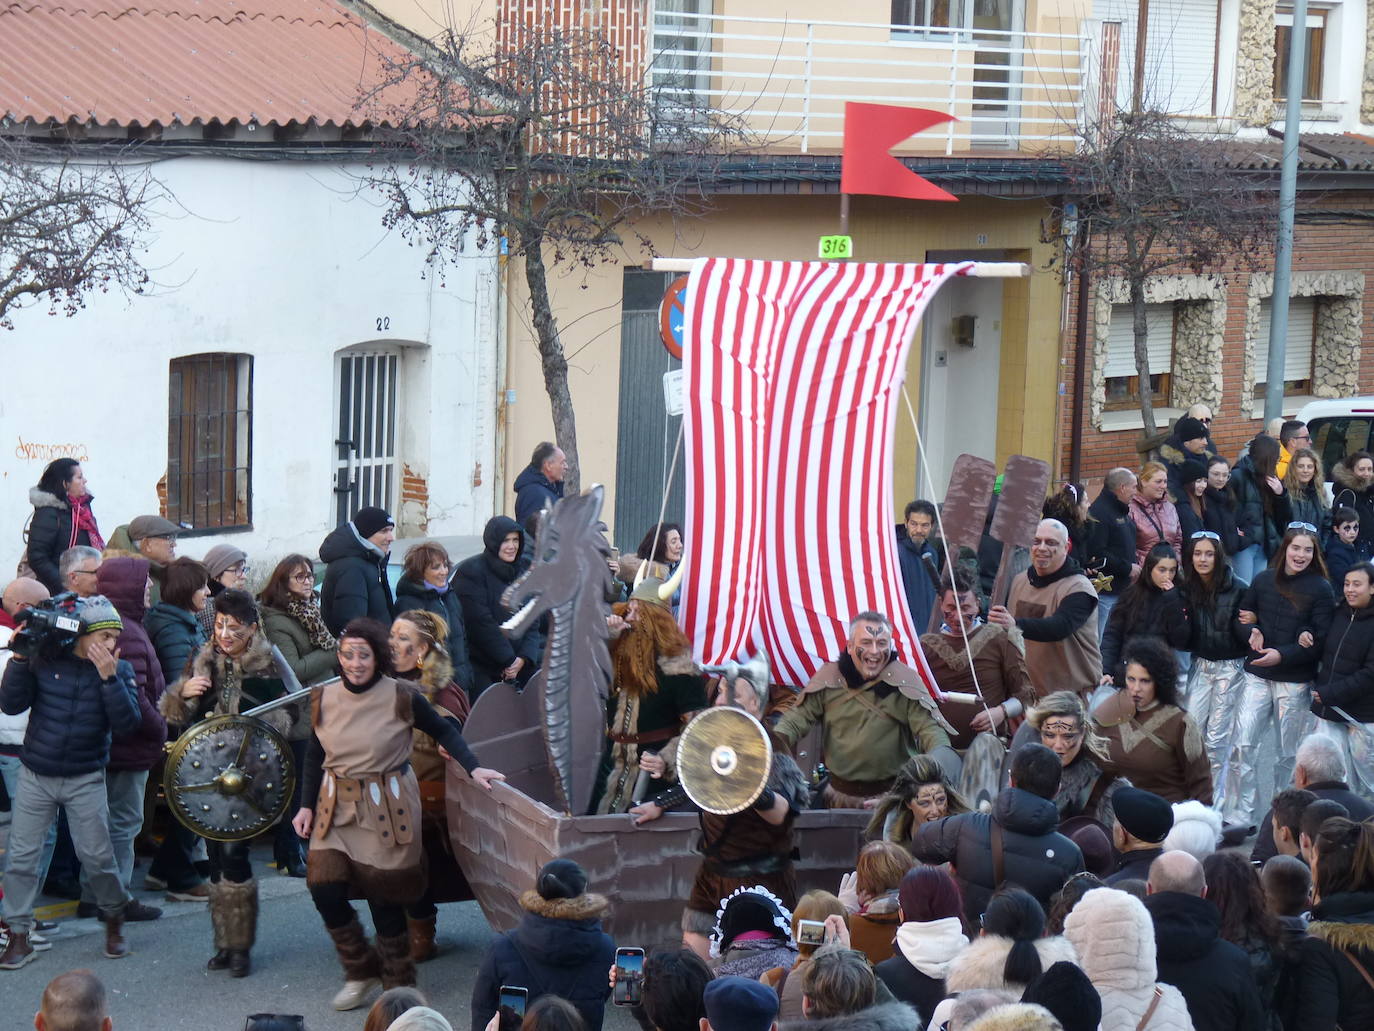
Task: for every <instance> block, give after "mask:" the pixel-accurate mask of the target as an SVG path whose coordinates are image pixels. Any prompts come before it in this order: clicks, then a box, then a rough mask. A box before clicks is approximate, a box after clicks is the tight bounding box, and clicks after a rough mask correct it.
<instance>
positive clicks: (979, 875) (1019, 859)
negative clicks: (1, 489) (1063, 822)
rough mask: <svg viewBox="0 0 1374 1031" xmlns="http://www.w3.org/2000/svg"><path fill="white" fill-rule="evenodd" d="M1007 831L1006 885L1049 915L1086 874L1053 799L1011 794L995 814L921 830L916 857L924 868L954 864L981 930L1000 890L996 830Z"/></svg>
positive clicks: (950, 819) (1000, 799) (1001, 798)
mask: <svg viewBox="0 0 1374 1031" xmlns="http://www.w3.org/2000/svg"><path fill="white" fill-rule="evenodd" d="M994 820H995V821H996V822H997V824H998V826H1000V827H1001V831H1002V848H1003V853H1004V856H1005V863H1004V866H1003V873H1004V877H1005V879H1006V882H1007V883H1009V884H1016V885H1019V886H1020V887H1022V888H1025V889H1026V891H1028V892H1030V893H1031V894H1032V895H1034V896H1035V898H1036V899H1037V900H1038V901H1039V902H1040V905H1042V906H1044V907H1045V908H1046V909H1048V908H1049V904H1050V896H1052V895H1053V894H1054V893H1055V892H1056V891H1058V890H1059V889H1060V888H1061V887H1063V885H1064V882H1065V881H1066V880H1068V879H1069V878H1070V877H1071V876H1072V875H1073V874H1076V873H1078V872H1079V871H1080V870H1082V869H1083V853H1082V852H1080V851H1079V850H1078V846H1077V845H1075V844H1074V843H1073V842H1072V841H1070V840H1069V839H1068V838H1066V837H1065V836H1064V835H1062V834H1060V833H1059V832H1058V831H1057V830H1056V829H1055V828H1057V827H1058V826H1059V810H1058V809H1057V808H1056V807H1055V804H1054V803H1053V802H1052V801H1050V800H1049V799H1047V798H1041V797H1040V796H1039V795H1033V794H1031V793H1030V792H1029V791H1023V790H1022V789H1021V788H1006V789H1004V790H1003V791H1002V792H1001V793H1000V794H998V796H997V798H996V799H995V800H994V801H993V805H992V812H991V814H989V813H960V814H959V815H957V816H946V817H945V818H944V819H942V820H936V821H935V822H934V823H925V824H922V825H921V826H920V828H918V830H917V832H916V837H915V838H914V839H912V852H913V854H914V855H915V856H916V858H917V859H919V860H921V861H922V862H924V863H953V864H954V868H955V870H957V871H958V880H959V888H960V889H961V891H962V892H963V896H964V914H965V916H966V918H967V919H968V922H969V925H970V926H977V924H978V919H979V917H980V916H981V915H982V913H983V910H985V909H987V905H988V900H989V899H990V898H992V893H993V891H994V890H995V889H996V887H997V885H996V883H995V878H994V874H993V862H992V824H993V821H994Z"/></svg>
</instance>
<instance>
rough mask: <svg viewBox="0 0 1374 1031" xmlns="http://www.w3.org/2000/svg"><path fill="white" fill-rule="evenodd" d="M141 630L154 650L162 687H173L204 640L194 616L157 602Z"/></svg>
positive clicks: (184, 672)
mask: <svg viewBox="0 0 1374 1031" xmlns="http://www.w3.org/2000/svg"><path fill="white" fill-rule="evenodd" d="M143 629H144V630H146V631H148V637H149V639H150V640H151V641H152V642H153V648H155V649H156V650H157V659H158V662H159V663H160V664H161V665H162V679H163V682H164V683H167V684H175V683H176V682H177V681H178V680H180V679H181V678H182V677H183V676H185V675H186V670H187V669H188V668H190V665H191V657H192V656H193V655H195V654H196V652H198V651H200V649H201V648H202V647H203V646H204V644H205V642H206V640H208V638H207V637H206V636H205V628H204V627H202V626H201V625H200V621H199V620H198V619H196V614H195V613H194V612H191V611H189V610H187V609H180V608H177V607H176V606H175V605H171V604H168V603H167V602H165V601H160V602H158V603H157V604H156V605H154V606H153V607H152V608H150V609H149V610H148V613H147V615H145V616H144V617H143Z"/></svg>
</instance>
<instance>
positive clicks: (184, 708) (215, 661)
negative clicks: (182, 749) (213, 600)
mask: <svg viewBox="0 0 1374 1031" xmlns="http://www.w3.org/2000/svg"><path fill="white" fill-rule="evenodd" d="M227 662H228V660H227V659H226V658H225V657H224V656H223V655H220V654H219V653H218V652H216V651H215V642H214V641H207V642H206V643H205V644H203V645H202V646H201V649H200V651H198V652H197V653H196V657H195V659H194V660H193V661H192V663H191V670H190V673H188V674H187V676H186V677H184V678H183V679H182V680H178V681H177V682H176V683H175V684H169V685H168V687H167V690H166V691H165V692H163V695H162V698H161V699H160V700H159V702H158V711H159V712H161V713H162V715H163V716H165V717H166V718H167V719H169V720H172V721H173V722H175V723H185V722H186V721H187V720H188V719H190V718H191V714H192V712H194V711H195V710H196V709H197V708H199V706H200V705H201V704H208V705H209V708H210V709H211V710H212V711H217V710H218V701H215V702H213V703H201V702H199V701H197V702H192V701H191V700H190V699H186V698H183V697H182V696H181V691H180V690H179V688H180V685H181V684H182V683H184V682H185V681H186V680H188V679H190V678H191V677H208V678H209V680H210V682H211V683H213V684H215V685H216V687H214V688H211V691H212V692H214V693H215V696H216V698H217V697H218V691H219V688H218V685H219V684H221V683H222V682H223V676H222V674H221V673H220V670H221V669H222V668H223V666H224V665H225V664H226V663H227ZM239 668H240V669H241V670H242V671H243V673H244V674H245V675H247V676H250V677H275V676H278V675H279V671H278V670H277V662H276V658H275V657H274V655H273V653H272V642H271V641H269V640H268V639H267V634H265V633H264V632H263V630H262V628H261V627H259V628H258V632H257V634H256V635H255V636H254V638H253V643H252V644H251V645H249V647H248V651H246V652H245V653H244V655H243V658H242V660H241V661H240V663H239ZM235 711H237V702H236V704H235ZM277 711H278V712H281V711H282V710H280V709H279V710H277ZM273 715H275V713H270V714H268V722H269V723H270V722H272V720H271V718H270V717H271V716H273Z"/></svg>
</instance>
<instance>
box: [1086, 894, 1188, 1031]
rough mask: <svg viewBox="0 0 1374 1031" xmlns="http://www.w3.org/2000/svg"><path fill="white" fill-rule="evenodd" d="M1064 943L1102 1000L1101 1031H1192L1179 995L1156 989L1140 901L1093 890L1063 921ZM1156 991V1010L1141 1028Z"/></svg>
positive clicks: (1150, 938) (1148, 924) (1151, 942)
mask: <svg viewBox="0 0 1374 1031" xmlns="http://www.w3.org/2000/svg"><path fill="white" fill-rule="evenodd" d="M1064 937H1066V938H1068V939H1069V941H1070V942H1071V943H1072V944H1073V947H1074V949H1075V950H1077V952H1078V965H1079V966H1080V967H1082V968H1083V972H1084V973H1085V974H1087V975H1088V980H1090V981H1091V982H1092V983H1093V987H1094V988H1096V989H1097V994H1098V995H1099V996H1100V997H1101V999H1102V1023H1101V1026H1102V1027H1104V1028H1113V1029H1121V1031H1134V1029H1136V1028H1139V1031H1193V1022H1192V1019H1191V1018H1190V1017H1189V1016H1188V1005H1187V1003H1185V1002H1184V1001H1183V994H1182V993H1181V992H1180V991H1179V990H1178V989H1177V988H1175V987H1174V986H1173V985H1167V984H1166V985H1158V986H1157V985H1156V980H1155V978H1156V973H1155V928H1154V923H1153V922H1152V921H1151V920H1150V914H1149V912H1147V911H1146V909H1145V907H1144V905H1142V904H1141V902H1140V900H1139V899H1137V898H1135V897H1134V896H1133V895H1128V894H1126V893H1125V892H1124V891H1117V890H1116V889H1115V888H1094V889H1093V890H1092V891H1090V892H1088V893H1087V894H1086V895H1084V896H1083V898H1082V899H1080V900H1079V903H1078V905H1076V906H1074V908H1073V911H1072V912H1070V913H1069V915H1068V917H1067V918H1065V920H1064ZM1156 987H1158V990H1159V1005H1158V1006H1156V1007H1155V1011H1154V1013H1152V1014H1151V1015H1150V1019H1149V1021H1148V1022H1146V1023H1145V1024H1143V1025H1142V1024H1141V1018H1143V1017H1144V1016H1145V1011H1146V1010H1148V1009H1149V1008H1150V1003H1151V1002H1152V1001H1153V1000H1154V998H1155V992H1156Z"/></svg>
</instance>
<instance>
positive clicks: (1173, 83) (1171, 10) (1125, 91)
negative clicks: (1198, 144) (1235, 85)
mask: <svg viewBox="0 0 1374 1031" xmlns="http://www.w3.org/2000/svg"><path fill="white" fill-rule="evenodd" d="M1093 14H1094V16H1095V17H1097V18H1101V19H1102V20H1104V21H1118V22H1120V23H1121V51H1120V59H1119V61H1118V63H1117V67H1118V73H1117V106H1118V107H1120V108H1121V109H1122V110H1129V108H1130V106H1131V80H1132V79H1133V78H1134V77H1135V30H1136V25H1137V24H1138V18H1139V6H1138V0H1097V2H1096V3H1094V4H1093ZM1216 46H1217V5H1216V4H1214V3H1206V2H1200V0H1151V2H1150V11H1149V27H1148V29H1147V30H1146V37H1145V99H1146V101H1147V105H1146V106H1148V107H1154V108H1160V109H1162V110H1164V111H1167V112H1169V113H1170V114H1177V115H1209V114H1211V113H1212V83H1213V79H1214V77H1215V75H1214V73H1215V70H1216Z"/></svg>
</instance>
